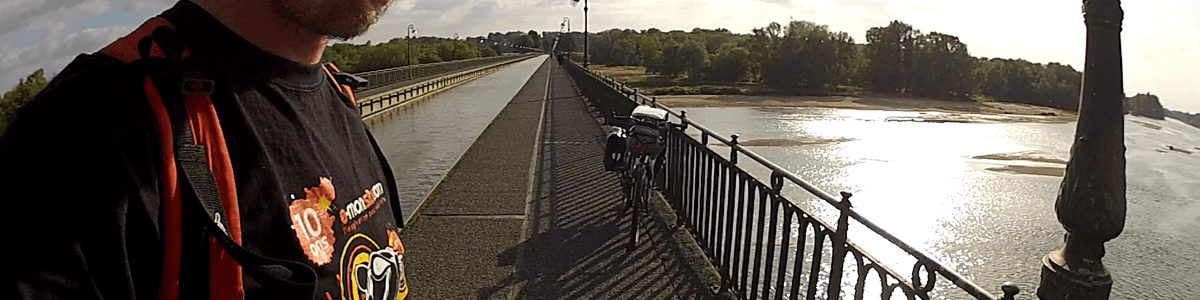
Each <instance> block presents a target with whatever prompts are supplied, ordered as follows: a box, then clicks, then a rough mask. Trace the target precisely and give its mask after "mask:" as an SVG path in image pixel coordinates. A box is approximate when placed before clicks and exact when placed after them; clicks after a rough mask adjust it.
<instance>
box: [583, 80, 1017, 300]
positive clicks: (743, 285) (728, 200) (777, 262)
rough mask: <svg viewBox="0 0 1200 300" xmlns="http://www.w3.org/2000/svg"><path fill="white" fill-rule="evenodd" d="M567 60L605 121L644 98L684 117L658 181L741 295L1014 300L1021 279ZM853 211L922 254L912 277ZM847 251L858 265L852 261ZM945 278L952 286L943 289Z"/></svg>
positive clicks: (674, 130)
mask: <svg viewBox="0 0 1200 300" xmlns="http://www.w3.org/2000/svg"><path fill="white" fill-rule="evenodd" d="M563 65H564V67H565V68H566V69H567V71H568V73H569V74H570V75H571V77H572V78H573V79H574V81H575V83H576V85H577V86H578V87H579V88H580V89H581V90H582V93H583V95H585V96H586V97H587V98H588V101H589V102H590V104H591V105H592V106H594V107H595V108H596V109H597V110H599V111H600V112H601V114H602V115H603V117H604V118H605V120H606V121H609V122H611V121H612V120H611V118H612V115H613V113H614V112H615V113H616V114H618V115H628V114H629V112H630V111H631V110H632V109H633V108H634V107H636V106H637V105H638V103H642V104H647V105H651V106H654V107H658V108H662V109H666V110H667V111H668V112H669V113H670V114H671V115H674V116H675V117H676V118H679V121H678V122H679V123H680V124H681V125H682V126H679V127H680V128H675V126H671V127H672V128H671V130H670V133H669V134H668V138H667V143H668V144H667V154H666V155H667V156H666V157H667V163H666V172H662V173H663V174H660V175H661V176H660V177H659V178H656V179H655V180H656V181H657V183H658V186H659V187H661V188H662V194H663V195H664V196H665V197H666V198H667V200H668V202H669V203H671V206H672V208H674V209H675V211H677V212H679V214H680V217H681V218H683V220H685V223H686V224H688V227H689V228H688V229H689V231H690V232H691V233H692V234H693V236H695V238H696V240H697V242H698V243H700V246H701V248H703V249H704V250H705V252H706V254H707V255H708V257H709V259H710V260H711V261H712V263H713V264H714V265H715V266H716V267H717V268H718V269H719V270H720V272H721V273H722V277H723V285H724V287H725V288H728V289H731V290H732V291H734V292H735V293H736V294H737V295H738V296H739V297H741V298H747V299H760V298H761V299H800V298H802V297H803V298H804V299H842V298H846V299H864V298H873V297H869V296H867V295H866V294H867V293H868V288H870V292H876V291H877V292H878V293H879V295H878V296H879V299H892V297H893V295H896V296H903V298H906V299H918V298H919V299H930V298H941V297H944V296H945V295H942V293H943V292H945V291H946V290H945V289H950V290H954V289H957V290H960V291H962V292H965V294H967V295H969V296H970V297H973V298H975V299H985V300H996V299H1010V300H1011V299H1013V298H1014V297H1015V295H1016V294H1018V293H1019V292H1020V291H1019V289H1018V288H1017V287H1016V286H1015V285H1012V284H1005V285H1004V286H1002V287H1001V290H1002V292H1003V294H1004V295H1003V296H1002V297H996V296H995V295H993V294H992V293H989V292H988V291H987V290H985V289H983V288H981V287H979V286H978V285H976V284H975V283H973V282H971V281H970V280H968V279H966V278H965V277H964V276H963V275H962V274H959V273H958V272H957V271H955V270H952V269H949V268H947V267H945V265H944V264H942V263H941V262H939V261H937V260H935V259H933V258H930V257H929V256H928V255H926V254H925V253H923V252H922V251H920V250H917V249H916V248H913V247H912V246H910V245H908V244H906V243H905V242H904V241H901V240H900V239H899V238H896V237H895V236H894V235H892V234H891V233H888V232H887V231H885V230H883V228H880V227H879V226H878V225H876V224H875V223H873V222H871V221H870V220H867V219H866V218H864V217H863V216H862V215H860V214H858V212H856V211H855V210H854V209H853V208H852V207H851V204H850V198H851V194H850V193H846V192H842V193H840V195H839V196H834V195H832V194H829V193H827V192H825V191H822V190H821V189H819V188H816V187H814V186H813V185H811V184H809V183H808V182H806V181H804V180H803V179H800V178H799V177H797V176H796V175H795V174H793V173H791V172H789V171H787V170H785V169H783V168H781V167H780V166H778V165H776V164H774V163H772V162H771V161H769V160H767V159H765V158H763V157H762V156H760V155H758V154H756V153H754V152H753V151H750V150H749V149H746V148H744V147H742V146H741V145H739V144H738V141H737V138H738V137H737V136H736V135H734V136H731V137H729V138H726V137H723V136H721V135H719V134H717V133H715V132H713V131H712V130H709V129H708V128H706V127H704V126H703V125H700V124H699V123H696V122H695V121H693V120H690V119H688V118H687V115H686V114H687V112H686V111H676V110H673V109H670V108H667V107H665V106H663V105H662V104H659V103H657V101H655V100H654V99H653V98H649V97H646V96H644V95H642V94H639V93H638V92H637V91H636V90H633V89H628V88H626V87H625V86H624V84H622V83H620V82H617V81H615V80H613V79H612V78H610V77H607V76H604V75H601V74H598V73H595V72H593V71H591V70H589V69H586V68H584V67H582V66H580V65H578V64H577V63H575V62H571V61H569V60H567V61H564V63H563ZM610 124H611V123H610ZM688 127H691V128H693V129H695V130H697V131H699V132H700V135H699V140H697V139H696V138H693V137H692V136H689V135H688V134H687V133H686V131H687V130H688ZM713 141H715V142H717V143H721V144H724V145H726V146H729V147H730V149H731V150H730V153H729V158H728V159H726V158H724V157H722V156H721V155H719V154H718V153H717V152H715V151H713V150H712V149H710V148H709V147H708V145H709V143H710V142H713ZM743 157H744V158H749V159H750V160H752V161H753V162H756V163H758V164H760V165H761V166H762V167H765V168H766V169H767V170H769V171H770V172H771V175H770V182H769V183H764V182H762V181H760V180H759V179H758V178H756V177H755V176H753V175H751V174H750V173H748V172H747V171H745V170H743V168H742V167H740V165H739V162H738V160H739V158H743ZM788 184H790V185H794V186H797V187H800V188H802V189H804V190H805V191H807V192H808V193H810V194H811V195H812V196H815V197H817V198H820V199H822V200H824V202H827V203H828V204H830V205H833V207H834V208H836V209H837V211H839V212H840V213H839V216H838V219H837V221H836V224H832V225H831V224H829V223H827V222H825V221H823V220H821V219H819V218H817V217H815V216H814V214H812V213H810V212H809V210H807V209H805V208H803V207H801V206H799V205H797V204H796V202H793V201H792V200H789V199H788V198H787V197H785V196H784V195H782V193H781V192H782V190H783V188H784V187H785V185H788ZM768 214H769V215H768ZM850 219H853V220H855V221H856V222H858V223H860V224H862V225H863V226H864V227H866V228H869V229H870V230H871V231H872V232H874V233H875V234H876V235H878V236H879V237H882V238H883V239H886V240H887V241H889V242H890V243H891V244H892V245H894V246H895V247H897V248H899V249H900V250H903V252H905V253H907V255H908V256H910V257H911V259H913V260H915V261H916V262H915V263H914V264H913V266H912V272H911V276H904V275H901V273H898V272H896V271H894V270H892V269H890V268H888V267H887V266H885V265H884V264H882V263H881V262H880V261H879V260H877V259H876V258H875V257H873V256H871V255H870V254H868V253H866V251H864V250H863V249H862V248H860V247H859V246H858V245H855V244H854V243H852V242H851V241H849V240H848V239H847V238H846V232H847V230H848V229H849V225H850V224H849V221H850ZM781 231H786V232H781ZM793 239H794V240H793ZM809 247H811V249H806V248H809ZM848 258H849V259H850V260H851V261H850V263H851V265H850V266H851V268H850V269H847V268H846V265H847V261H846V260H847V259H848ZM872 273H874V276H875V277H873V278H872V277H870V276H871V275H872ZM869 278H870V279H877V281H878V284H879V286H871V287H868V285H869V284H868V279H869ZM943 280H945V281H949V282H950V283H952V284H953V286H949V285H946V286H942V287H938V286H937V283H938V282H939V281H943ZM872 281H874V280H872ZM822 287H823V288H824V291H821V288H822ZM935 287H936V288H938V290H936V291H935ZM851 290H852V291H851ZM897 293H898V294H897ZM801 295H803V296H801ZM851 297H853V298H851Z"/></svg>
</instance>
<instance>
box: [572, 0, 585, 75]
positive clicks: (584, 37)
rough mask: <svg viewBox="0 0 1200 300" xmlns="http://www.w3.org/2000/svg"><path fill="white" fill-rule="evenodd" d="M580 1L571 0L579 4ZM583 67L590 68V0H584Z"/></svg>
mask: <svg viewBox="0 0 1200 300" xmlns="http://www.w3.org/2000/svg"><path fill="white" fill-rule="evenodd" d="M577 3H579V0H571V4H577ZM583 67H584V68H587V67H588V0H583Z"/></svg>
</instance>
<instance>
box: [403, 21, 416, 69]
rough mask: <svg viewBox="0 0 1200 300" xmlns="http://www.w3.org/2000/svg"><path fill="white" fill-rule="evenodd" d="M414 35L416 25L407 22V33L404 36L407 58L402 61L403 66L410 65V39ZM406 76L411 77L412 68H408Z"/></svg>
mask: <svg viewBox="0 0 1200 300" xmlns="http://www.w3.org/2000/svg"><path fill="white" fill-rule="evenodd" d="M415 36H417V27H416V26H413V24H408V33H407V37H406V38H405V39H406V40H408V51H407V52H408V60H407V61H405V62H404V65H405V66H411V65H412V39H413V37H415ZM408 78H412V68H408Z"/></svg>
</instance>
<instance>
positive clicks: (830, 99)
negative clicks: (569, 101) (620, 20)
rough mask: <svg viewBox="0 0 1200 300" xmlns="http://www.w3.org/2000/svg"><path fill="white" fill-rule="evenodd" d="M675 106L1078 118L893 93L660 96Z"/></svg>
mask: <svg viewBox="0 0 1200 300" xmlns="http://www.w3.org/2000/svg"><path fill="white" fill-rule="evenodd" d="M657 99H658V101H659V102H661V103H663V104H665V105H667V106H669V107H673V108H685V107H813V108H835V109H863V110H896V111H916V112H935V113H938V114H934V115H930V116H929V117H928V118H926V119H927V120H932V121H945V122H1037V123H1067V122H1074V121H1076V120H1078V116H1077V115H1076V114H1075V113H1073V112H1070V111H1066V110H1061V109H1055V108H1049V107H1043V106H1036V105H1029V104H1021V103H1008V102H974V101H953V100H936V99H920V98H901V97H890V96H760V95H671V96H657Z"/></svg>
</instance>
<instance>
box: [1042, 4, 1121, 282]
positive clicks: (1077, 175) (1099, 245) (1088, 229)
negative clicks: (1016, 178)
mask: <svg viewBox="0 0 1200 300" xmlns="http://www.w3.org/2000/svg"><path fill="white" fill-rule="evenodd" d="M1124 16H1125V12H1124V11H1122V10H1121V1H1120V0H1083V19H1084V24H1086V26H1087V52H1086V54H1085V60H1084V68H1083V92H1082V93H1081V95H1080V97H1081V99H1080V101H1079V102H1080V103H1079V123H1078V124H1077V125H1076V126H1077V128H1076V129H1075V144H1074V145H1072V146H1071V160H1070V161H1069V162H1067V173H1066V176H1065V177H1064V178H1063V182H1062V186H1061V187H1060V191H1059V194H1058V199H1057V200H1055V201H1054V211H1055V212H1056V213H1057V214H1058V221H1059V222H1060V223H1062V225H1063V228H1064V229H1066V231H1067V233H1066V237H1065V245H1063V247H1062V249H1059V250H1055V251H1053V252H1050V254H1047V255H1046V256H1045V257H1044V258H1042V275H1041V283H1040V284H1039V285H1038V290H1037V295H1038V298H1041V299H1043V300H1050V299H1055V300H1058V299H1080V300H1084V299H1086V300H1103V299H1108V297H1109V293H1110V292H1111V291H1112V284H1113V280H1112V276H1111V275H1110V274H1109V273H1108V270H1107V269H1106V268H1105V267H1104V263H1103V262H1101V258H1103V257H1104V243H1105V242H1108V241H1109V240H1112V239H1113V238H1116V237H1117V235H1120V234H1121V231H1122V230H1123V229H1124V228H1125V205H1126V202H1125V117H1124V114H1125V111H1124V105H1123V102H1124V100H1125V90H1124V74H1123V73H1122V72H1123V71H1122V65H1121V64H1122V62H1121V22H1122V20H1123V19H1124Z"/></svg>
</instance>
